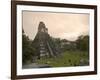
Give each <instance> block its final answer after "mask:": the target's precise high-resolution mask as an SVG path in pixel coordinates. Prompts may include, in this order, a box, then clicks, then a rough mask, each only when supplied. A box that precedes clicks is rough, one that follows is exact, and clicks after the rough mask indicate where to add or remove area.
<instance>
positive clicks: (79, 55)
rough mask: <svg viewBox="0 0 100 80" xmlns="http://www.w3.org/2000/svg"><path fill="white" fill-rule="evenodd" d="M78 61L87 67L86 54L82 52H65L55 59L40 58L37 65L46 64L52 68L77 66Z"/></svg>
mask: <svg viewBox="0 0 100 80" xmlns="http://www.w3.org/2000/svg"><path fill="white" fill-rule="evenodd" d="M80 61H83V62H82V64H83V65H88V53H87V52H85V51H84V52H82V51H66V52H64V53H63V54H61V56H58V57H56V58H41V59H40V60H37V63H38V64H48V65H50V66H52V67H67V66H79V65H80Z"/></svg>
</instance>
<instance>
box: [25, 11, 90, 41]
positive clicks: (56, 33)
mask: <svg viewBox="0 0 100 80" xmlns="http://www.w3.org/2000/svg"><path fill="white" fill-rule="evenodd" d="M40 21H43V22H44V23H45V25H46V27H47V28H48V33H49V34H50V35H51V36H53V37H59V38H62V39H63V38H65V39H68V40H71V41H72V40H76V39H77V37H78V36H80V35H86V34H88V33H89V15H88V14H72V13H49V12H31V11H30V12H28V11H24V12H23V28H24V31H25V33H26V34H27V35H28V36H29V38H30V39H34V38H35V35H36V33H37V28H38V25H39V22H40Z"/></svg>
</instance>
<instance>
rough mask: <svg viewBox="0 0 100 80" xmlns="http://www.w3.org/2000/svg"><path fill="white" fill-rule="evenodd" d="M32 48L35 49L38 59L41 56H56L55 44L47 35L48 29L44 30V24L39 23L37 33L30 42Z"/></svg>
mask: <svg viewBox="0 0 100 80" xmlns="http://www.w3.org/2000/svg"><path fill="white" fill-rule="evenodd" d="M32 46H33V47H34V48H35V49H36V54H37V56H38V58H41V57H43V56H46V57H55V56H56V55H57V54H58V51H57V49H56V46H55V43H54V41H53V40H52V38H51V37H50V35H49V34H48V28H46V26H45V24H44V22H40V23H39V26H38V32H37V34H36V36H35V38H34V40H33V42H32Z"/></svg>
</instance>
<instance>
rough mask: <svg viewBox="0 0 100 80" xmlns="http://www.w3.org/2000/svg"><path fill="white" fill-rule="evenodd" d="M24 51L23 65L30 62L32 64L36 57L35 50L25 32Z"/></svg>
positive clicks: (23, 36) (23, 37)
mask: <svg viewBox="0 0 100 80" xmlns="http://www.w3.org/2000/svg"><path fill="white" fill-rule="evenodd" d="M22 51H23V52H22V57H23V59H22V61H23V64H26V63H27V62H28V61H29V62H32V58H33V56H34V55H35V49H34V48H33V47H32V46H31V40H29V38H28V36H26V35H25V34H24V31H23V34H22Z"/></svg>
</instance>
